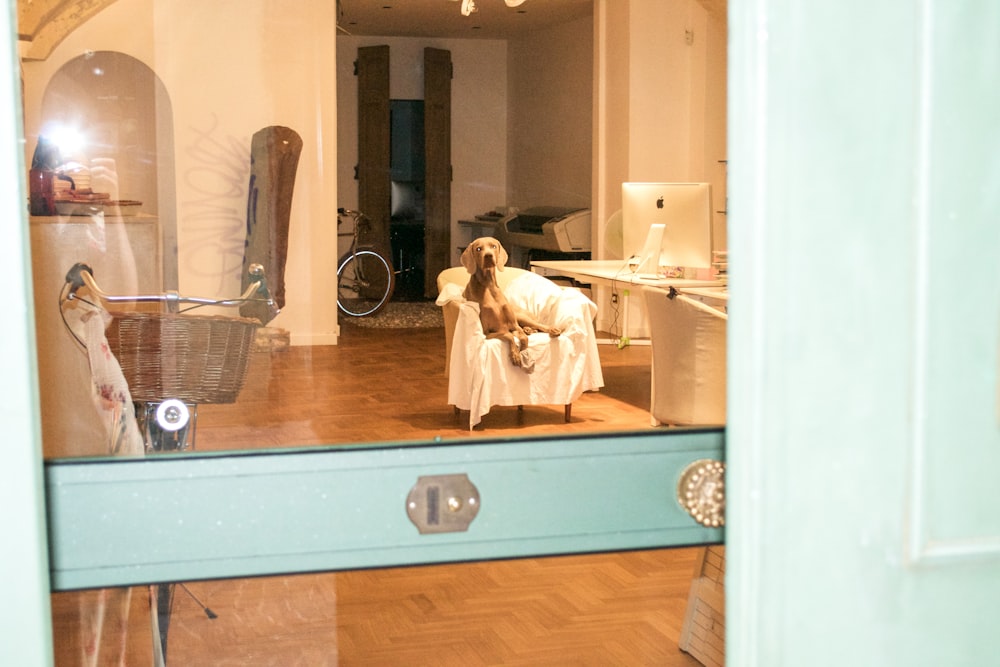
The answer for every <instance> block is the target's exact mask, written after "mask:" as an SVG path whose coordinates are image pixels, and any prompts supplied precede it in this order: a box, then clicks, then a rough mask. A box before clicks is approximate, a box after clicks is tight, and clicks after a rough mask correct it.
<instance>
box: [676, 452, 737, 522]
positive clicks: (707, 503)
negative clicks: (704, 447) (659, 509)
mask: <svg viewBox="0 0 1000 667" xmlns="http://www.w3.org/2000/svg"><path fill="white" fill-rule="evenodd" d="M725 475H726V464H725V463H722V462H721V461H714V460H712V459H699V460H697V461H694V462H692V463H690V464H688V466H687V467H686V468H684V471H683V472H682V473H681V477H680V479H679V480H678V481H677V502H679V503H680V505H681V507H683V508H684V509H685V510H687V513H688V514H690V515H691V516H692V517H693V518H694V520H695V521H697V522H698V523H700V524H701V525H703V526H708V527H709V528H718V527H720V526H722V525H724V524H725V523H726V481H725Z"/></svg>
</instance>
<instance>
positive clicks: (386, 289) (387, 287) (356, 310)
mask: <svg viewBox="0 0 1000 667" xmlns="http://www.w3.org/2000/svg"><path fill="white" fill-rule="evenodd" d="M395 287H396V276H395V274H394V273H393V271H392V265H391V264H389V262H388V260H386V259H385V258H384V257H382V255H380V254H378V253H377V252H375V251H374V250H359V251H357V252H356V253H354V254H353V255H348V257H347V259H345V260H344V261H343V263H341V265H340V268H339V269H337V307H338V308H340V310H341V312H343V313H344V314H345V315H350V316H351V317H363V316H365V315H372V314H374V313H377V312H378V311H379V310H380V309H381V308H382V307H383V306H385V304H387V303H389V299H391V298H392V291H393V289H395Z"/></svg>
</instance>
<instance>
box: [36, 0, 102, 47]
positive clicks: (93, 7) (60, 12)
mask: <svg viewBox="0 0 1000 667" xmlns="http://www.w3.org/2000/svg"><path fill="white" fill-rule="evenodd" d="M114 2H115V0H18V2H17V38H18V40H20V41H21V42H27V48H26V49H24V50H23V58H24V59H25V60H45V59H46V58H48V57H49V54H51V53H52V51H53V49H55V48H56V47H57V46H58V45H59V44H60V43H61V42H62V41H63V40H64V39H65V38H66V36H67V35H69V34H70V33H71V32H73V31H74V30H76V29H77V28H78V27H80V26H81V25H83V24H84V23H86V22H87V21H88V20H89V19H90V18H91V17H92V16H94V15H95V14H97V13H99V12H100V11H101V10H103V9H104V8H106V7H108V6H109V5H111V4H113V3H114Z"/></svg>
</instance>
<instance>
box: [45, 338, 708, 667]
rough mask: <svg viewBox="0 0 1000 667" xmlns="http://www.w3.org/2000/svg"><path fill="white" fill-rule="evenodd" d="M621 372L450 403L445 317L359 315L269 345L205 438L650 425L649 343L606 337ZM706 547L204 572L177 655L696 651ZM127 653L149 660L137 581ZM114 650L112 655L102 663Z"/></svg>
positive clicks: (176, 661)
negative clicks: (699, 558)
mask: <svg viewBox="0 0 1000 667" xmlns="http://www.w3.org/2000/svg"><path fill="white" fill-rule="evenodd" d="M601 355H602V366H603V368H604V374H605V382H606V384H607V387H606V388H605V389H604V390H602V391H601V392H596V393H590V394H585V395H584V396H583V397H581V398H580V400H579V401H577V402H576V403H575V404H574V406H573V420H572V422H571V423H569V424H566V423H564V422H563V415H562V408H561V407H559V406H552V407H548V406H545V407H526V408H525V410H524V412H523V413H518V411H517V409H516V408H494V409H493V411H491V413H490V414H489V415H487V416H486V418H485V420H484V423H483V425H482V426H481V427H477V429H476V430H474V431H473V432H471V433H470V432H469V430H468V419H467V415H462V416H460V417H456V416H455V415H454V413H453V411H452V409H451V408H450V407H449V406H447V405H446V403H445V401H446V395H447V380H446V379H445V378H444V376H443V358H444V352H443V333H442V331H441V330H440V329H430V330H364V331H363V332H362V331H361V330H359V329H356V328H355V329H352V328H351V327H350V326H349V325H345V327H344V331H343V336H342V338H341V343H340V345H338V346H335V347H322V348H291V349H290V350H287V351H283V352H275V353H270V354H268V353H258V354H257V355H256V357H255V359H254V361H253V365H252V366H251V376H250V379H249V380H248V383H247V386H246V388H245V389H244V391H243V393H242V394H241V396H240V400H239V401H238V402H237V403H236V404H233V405H224V406H210V405H206V406H199V412H198V422H197V441H196V447H197V449H199V450H210V449H232V448H245V447H248V446H290V445H302V444H326V443H335V442H366V441H400V440H425V439H430V438H434V437H441V438H442V439H455V438H466V437H480V436H482V435H484V434H485V435H489V434H497V433H502V434H504V435H510V434H514V433H515V432H516V433H518V434H547V433H567V432H586V431H595V430H601V431H607V430H621V429H641V428H648V427H649V421H648V419H649V417H648V414H649V413H648V406H649V350H648V348H643V347H631V348H627V349H625V350H617V349H616V348H614V347H612V346H602V347H601ZM695 557H696V549H674V550H658V551H643V552H633V553H623V554H604V555H586V556H572V557H559V558H547V559H523V560H513V561H497V562H484V563H470V564H461V565H447V566H425V567H412V568H399V569H384V570H373V571H358V572H343V573H328V574H317V575H299V576H283V577H265V578H258V579H249V580H246V579H244V580H225V581H208V582H194V583H191V584H189V585H188V589H189V590H190V592H191V593H192V594H193V595H194V596H195V597H197V598H198V600H200V602H201V603H203V604H205V605H207V606H208V607H209V608H211V609H212V610H213V611H214V612H215V614H217V616H218V617H217V618H215V619H209V618H208V617H207V616H206V615H205V614H204V613H203V611H202V610H201V608H200V607H199V606H198V603H197V602H196V601H195V600H194V599H193V598H192V597H190V596H189V595H188V594H187V592H185V591H184V590H183V589H181V588H175V593H174V604H173V611H172V613H171V616H170V619H171V620H170V630H169V648H168V654H167V659H168V664H170V665H185V666H186V665H191V666H197V665H206V666H207V665H212V666H215V665H233V666H236V665H239V666H244V665H281V666H285V665H310V666H312V665H335V664H342V665H407V666H408V665H441V666H448V665H462V666H471V665H666V666H670V665H696V664H697V662H696V661H695V660H694V659H693V658H691V657H690V656H688V655H687V654H684V653H682V652H680V651H679V650H678V649H677V640H678V637H679V635H680V628H681V623H682V621H683V618H684V611H685V605H686V601H687V595H688V589H689V586H690V581H691V576H692V570H693V567H694V562H695ZM94 595H96V593H95V592H83V593H76V592H74V593H58V594H54V595H53V596H52V602H53V627H54V633H55V638H56V639H55V644H56V657H57V664H58V665H76V664H82V663H81V661H80V655H81V647H80V640H79V637H80V620H79V609H80V605H81V602H83V601H85V600H87V599H88V598H91V597H93V596H94ZM127 625H128V635H127V663H128V664H129V665H147V664H152V663H151V650H150V646H151V639H150V636H151V634H150V625H149V611H148V596H147V595H146V591H145V589H142V588H136V589H133V596H132V600H131V606H130V611H129V616H128V623H127ZM102 663H103V661H102Z"/></svg>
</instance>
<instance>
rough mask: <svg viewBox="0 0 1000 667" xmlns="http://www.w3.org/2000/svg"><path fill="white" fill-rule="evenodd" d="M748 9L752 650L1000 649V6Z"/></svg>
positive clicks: (745, 345) (737, 642)
mask: <svg viewBox="0 0 1000 667" xmlns="http://www.w3.org/2000/svg"><path fill="white" fill-rule="evenodd" d="M729 30H730V37H731V39H730V51H729V63H730V65H729V66H730V87H729V95H730V102H729V109H730V112H729V119H730V133H729V142H730V151H729V178H730V182H731V187H730V191H729V202H730V231H729V234H730V236H729V238H730V243H731V246H732V247H731V251H732V252H731V254H732V264H731V269H732V272H733V287H732V299H733V302H734V303H735V304H738V305H737V306H734V308H733V309H732V310H731V312H730V329H729V332H730V346H731V348H730V354H729V359H730V365H729V432H728V443H727V448H728V462H729V477H728V486H727V494H728V502H729V505H728V507H729V523H728V524H727V525H728V529H727V534H726V545H727V564H728V567H729V569H728V573H727V574H728V579H727V605H728V608H727V613H728V617H727V632H728V637H727V639H728V642H727V647H726V648H727V653H728V656H729V662H730V663H731V664H736V665H744V664H745V665H767V666H769V667H772V666H776V665H810V666H818V665H819V666H822V665H831V666H832V665H847V664H861V665H910V666H912V665H927V666H930V665H987V664H997V660H998V658H997V656H998V653H1000V652H998V646H997V641H996V639H995V637H996V632H995V630H996V627H997V625H998V623H1000V605H998V604H997V600H998V599H1000V494H998V493H997V484H996V474H995V473H996V470H997V469H998V467H1000V406H998V400H1000V395H998V383H997V369H998V348H1000V330H998V322H1000V217H998V213H1000V87H998V85H997V84H998V82H1000V4H998V3H996V2H974V1H973V2H970V1H964V2H963V1H953V0H918V1H910V0H905V1H898V2H891V1H887V2H859V1H849V2H788V1H785V0H761V1H757V2H736V0H731V2H730V25H729Z"/></svg>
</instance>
